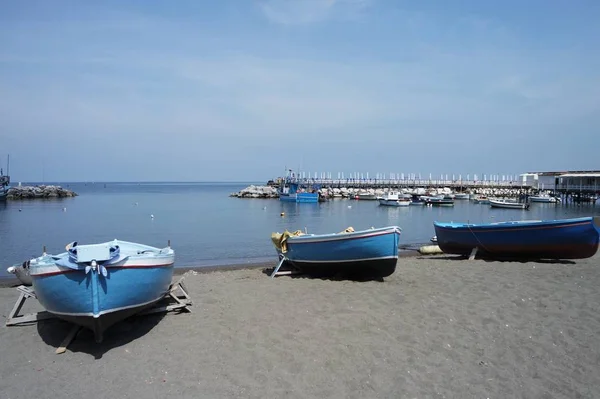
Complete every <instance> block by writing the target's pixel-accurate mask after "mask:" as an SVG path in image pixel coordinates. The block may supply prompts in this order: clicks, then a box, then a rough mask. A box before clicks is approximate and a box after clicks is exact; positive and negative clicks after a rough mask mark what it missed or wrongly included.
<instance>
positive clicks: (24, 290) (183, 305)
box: [6, 274, 192, 354]
mask: <svg viewBox="0 0 600 399" xmlns="http://www.w3.org/2000/svg"><path fill="white" fill-rule="evenodd" d="M185 276H186V275H185V274H184V275H183V276H181V277H180V278H179V280H177V281H176V282H174V283H171V285H170V286H169V290H168V291H167V293H166V294H165V295H164V296H163V297H162V298H161V299H160V300H159V301H158V302H156V303H155V304H154V306H152V307H151V308H148V309H145V310H143V311H141V312H139V313H136V314H135V316H142V315H148V314H153V313H160V312H172V311H175V310H178V311H183V312H187V313H191V312H192V309H190V306H192V298H191V297H190V296H189V294H188V290H187V287H186V286H185V284H184V282H183V280H184V279H185ZM16 288H17V291H19V292H20V293H21V295H19V298H18V299H17V302H16V303H15V306H14V307H13V309H12V310H11V312H10V313H9V315H8V318H7V320H6V326H15V325H19V324H24V323H31V322H37V321H40V320H46V319H52V318H56V316H55V315H53V314H52V313H50V312H48V311H46V310H43V311H41V312H37V313H29V314H25V315H20V314H19V313H20V312H21V308H22V307H23V305H24V304H25V301H27V299H29V298H33V299H37V297H36V295H35V292H34V290H33V288H31V287H27V286H24V285H20V286H18V287H16ZM177 290H179V291H181V293H180V294H177V293H176V291H177ZM82 328H83V327H81V326H78V325H73V327H72V328H71V330H70V331H69V333H68V334H67V336H66V337H65V339H64V340H63V342H62V343H61V345H60V346H59V347H58V348H57V349H56V353H57V354H60V353H64V352H65V351H66V350H67V346H68V345H69V344H70V343H71V342H72V341H73V339H74V338H75V336H76V335H77V333H78V332H79V330H80V329H82Z"/></svg>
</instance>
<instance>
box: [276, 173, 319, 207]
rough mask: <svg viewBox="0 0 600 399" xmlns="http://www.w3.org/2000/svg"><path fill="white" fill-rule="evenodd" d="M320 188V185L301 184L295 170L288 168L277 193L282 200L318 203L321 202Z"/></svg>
mask: <svg viewBox="0 0 600 399" xmlns="http://www.w3.org/2000/svg"><path fill="white" fill-rule="evenodd" d="M318 189H319V187H318V186H313V185H310V186H305V185H304V184H301V182H300V180H299V179H298V178H297V177H296V175H295V174H294V172H293V171H292V170H291V169H288V174H287V176H286V177H285V178H284V179H283V180H282V181H281V183H280V186H279V188H278V189H277V193H278V194H279V200H280V201H284V202H296V203H308V204H316V203H318V202H319V191H318Z"/></svg>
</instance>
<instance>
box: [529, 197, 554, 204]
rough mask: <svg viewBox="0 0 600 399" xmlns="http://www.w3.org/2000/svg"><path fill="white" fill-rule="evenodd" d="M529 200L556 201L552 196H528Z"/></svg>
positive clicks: (545, 202) (546, 202) (547, 202)
mask: <svg viewBox="0 0 600 399" xmlns="http://www.w3.org/2000/svg"><path fill="white" fill-rule="evenodd" d="M529 201H531V202H541V203H544V204H549V203H556V198H554V197H529Z"/></svg>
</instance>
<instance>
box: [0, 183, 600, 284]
mask: <svg viewBox="0 0 600 399" xmlns="http://www.w3.org/2000/svg"><path fill="white" fill-rule="evenodd" d="M34 184H40V183H23V185H34ZM45 184H57V185H60V186H62V187H63V188H68V189H70V190H73V191H75V192H76V193H77V194H78V196H77V197H73V198H63V199H34V200H20V201H15V200H9V201H6V202H0V277H6V276H7V274H6V268H7V267H8V266H10V265H12V264H15V263H21V262H23V261H25V260H27V259H29V258H31V257H34V256H39V255H40V254H41V253H42V249H43V248H44V247H45V248H46V251H47V252H48V253H60V252H64V248H65V245H66V244H67V243H70V242H73V241H77V242H79V243H81V244H91V243H99V242H105V241H110V240H113V239H119V240H125V241H134V242H139V243H143V244H147V245H152V246H155V247H161V248H162V247H165V246H167V245H168V242H170V243H171V247H172V248H173V249H174V250H175V254H176V266H177V267H191V266H195V267H203V266H219V265H232V264H245V263H257V262H268V261H273V262H276V260H277V254H276V252H275V249H274V247H273V244H272V242H271V239H270V237H271V233H273V232H283V231H284V230H286V229H287V230H290V231H295V230H302V231H305V232H308V233H316V234H318V233H333V232H339V231H343V230H344V229H346V228H347V227H353V228H354V229H355V230H362V229H368V228H371V227H383V226H390V225H397V226H400V228H401V229H402V234H401V238H400V242H401V250H414V249H417V248H418V247H419V246H421V245H423V244H428V243H430V239H431V238H432V237H433V236H434V234H435V232H434V229H433V222H434V221H445V222H450V221H454V222H470V223H488V222H500V221H514V220H543V219H564V218H571V217H581V216H593V215H600V204H594V203H592V204H577V203H561V204H543V203H532V204H531V207H530V209H529V210H514V209H495V208H491V207H490V206H489V205H480V204H474V203H473V202H472V201H468V200H456V201H455V206H454V207H447V208H446V207H427V206H409V207H384V206H379V205H378V202H377V201H365V200H354V199H333V200H330V201H328V202H324V203H318V204H294V203H286V202H280V201H279V200H278V199H242V198H234V197H230V196H229V195H230V194H231V193H233V192H237V191H240V190H241V189H243V188H245V187H247V186H249V185H250V184H257V185H260V184H264V182H262V183H261V182H240V183H231V182H227V183H214V182H211V183H45Z"/></svg>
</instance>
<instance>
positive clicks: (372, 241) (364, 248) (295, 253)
mask: <svg viewBox="0 0 600 399" xmlns="http://www.w3.org/2000/svg"><path fill="white" fill-rule="evenodd" d="M399 239H400V228H399V227H396V226H391V227H386V228H380V229H373V230H364V231H358V232H353V233H340V234H324V235H304V236H299V237H290V238H289V239H288V241H287V252H286V253H285V256H286V258H287V260H288V261H289V262H290V263H292V264H293V265H294V266H296V267H297V268H299V269H301V270H303V271H304V272H306V273H310V274H320V275H326V274H337V273H342V274H352V275H370V276H374V277H387V276H389V275H391V274H392V273H394V271H395V270H396V263H397V260H398V243H399Z"/></svg>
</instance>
